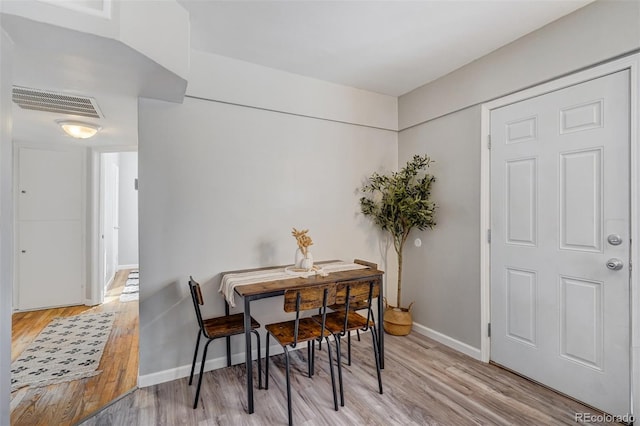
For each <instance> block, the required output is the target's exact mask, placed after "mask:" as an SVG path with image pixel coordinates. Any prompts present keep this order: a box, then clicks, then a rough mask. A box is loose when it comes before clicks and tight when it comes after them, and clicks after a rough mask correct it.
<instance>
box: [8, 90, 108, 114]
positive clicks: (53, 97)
mask: <svg viewBox="0 0 640 426" xmlns="http://www.w3.org/2000/svg"><path fill="white" fill-rule="evenodd" d="M13 102H15V103H16V104H18V106H19V107H20V108H23V109H32V110H36V111H47V112H54V113H59V114H72V115H79V116H82V117H93V118H103V117H102V114H101V113H100V109H99V108H98V104H97V103H96V100H95V99H93V98H87V97H83V96H76V95H68V94H65V93H60V92H48V91H46V90H40V89H30V88H28V87H19V86H13Z"/></svg>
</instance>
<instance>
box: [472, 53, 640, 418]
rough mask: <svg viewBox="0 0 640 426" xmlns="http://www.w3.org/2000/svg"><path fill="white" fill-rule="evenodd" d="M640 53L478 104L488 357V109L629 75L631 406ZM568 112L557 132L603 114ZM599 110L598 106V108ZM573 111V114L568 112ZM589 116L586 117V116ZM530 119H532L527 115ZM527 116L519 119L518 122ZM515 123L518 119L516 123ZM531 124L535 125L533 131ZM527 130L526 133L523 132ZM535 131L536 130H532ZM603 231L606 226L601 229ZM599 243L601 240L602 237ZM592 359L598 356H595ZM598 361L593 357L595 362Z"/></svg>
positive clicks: (639, 228)
mask: <svg viewBox="0 0 640 426" xmlns="http://www.w3.org/2000/svg"><path fill="white" fill-rule="evenodd" d="M639 69H640V55H638V54H634V55H630V56H627V57H624V58H621V59H617V60H614V61H611V62H608V63H605V64H601V65H598V66H595V67H593V68H590V69H588V70H585V71H581V72H578V73H575V74H572V75H569V76H566V77H562V78H559V79H557V80H554V81H551V82H548V83H545V84H541V85H539V86H536V87H532V88H529V89H526V90H523V91H521V92H518V93H514V94H511V95H508V96H505V97H502V98H500V99H496V100H494V101H491V102H487V103H485V104H483V105H482V107H481V135H480V143H481V145H482V147H481V150H480V152H481V173H480V185H481V189H480V200H481V201H480V202H481V210H480V225H481V227H480V236H481V238H480V241H481V248H480V262H481V263H480V268H481V321H480V333H481V342H480V352H481V360H482V361H484V362H489V360H490V356H491V354H490V337H489V334H488V333H487V329H488V324H490V322H491V311H490V284H491V276H490V274H491V259H490V253H491V251H490V248H491V246H490V239H488V238H486V235H487V231H488V230H489V229H490V228H491V210H490V204H491V197H490V195H491V186H490V172H491V156H490V147H491V139H490V114H491V110H493V109H496V108H500V107H504V106H507V105H510V104H513V103H516V102H520V101H523V100H526V99H529V98H532V97H535V96H540V95H543V94H546V93H550V92H554V91H557V90H560V89H563V88H567V87H570V86H573V85H577V84H580V83H584V82H587V81H590V80H594V79H597V78H600V77H604V76H606V75H609V74H613V73H616V72H619V71H623V70H628V71H629V78H630V129H629V132H630V133H629V134H630V157H631V158H630V170H629V172H630V185H631V199H630V206H631V214H630V218H631V220H630V222H631V224H630V227H631V229H630V236H631V240H632V241H631V245H630V248H631V264H632V265H633V264H635V265H636V267H635V268H633V270H632V271H631V273H630V306H629V307H630V322H631V324H630V325H631V328H630V330H631V336H630V342H631V345H630V346H631V347H630V348H629V352H630V354H631V368H630V374H631V378H630V379H631V386H632V395H634V396H633V399H632V400H631V404H630V405H631V411H632V412H635V410H636V409H637V408H638V407H640V284H639V279H638V273H637V269H638V267H640V253H639V251H640V181H639V178H640V170H639V168H640V119H639V116H640V106H639V104H640V99H639V98H640V71H639ZM564 110H565V112H566V114H567V116H566V117H562V118H563V121H561V122H562V123H564V124H565V128H564V129H563V128H561V129H558V131H559V132H564V133H569V132H581V131H583V130H590V129H594V128H597V127H599V126H600V125H601V124H602V122H603V117H602V116H601V115H599V114H597V112H598V108H597V100H594V101H593V102H587V103H585V104H581V105H575V106H567V107H565V108H564ZM601 110H602V109H601V108H600V111H601ZM571 115H572V116H571ZM589 119H590V121H589ZM530 121H533V120H530ZM524 122H526V120H523V123H524ZM515 124H518V123H515ZM531 126H532V124H529V129H527V127H526V126H525V125H524V124H518V125H517V126H515V127H514V134H513V136H514V138H513V139H514V140H513V142H512V143H516V142H519V140H518V137H520V138H521V139H526V140H531V139H532V138H533V137H534V136H535V135H536V134H537V128H532V127H531ZM534 129H535V130H534ZM527 131H528V132H529V134H528V135H527ZM534 132H536V133H534ZM605 232H606V230H605ZM602 244H605V243H604V242H603V243H602ZM596 358H597V356H596ZM596 364H597V361H596Z"/></svg>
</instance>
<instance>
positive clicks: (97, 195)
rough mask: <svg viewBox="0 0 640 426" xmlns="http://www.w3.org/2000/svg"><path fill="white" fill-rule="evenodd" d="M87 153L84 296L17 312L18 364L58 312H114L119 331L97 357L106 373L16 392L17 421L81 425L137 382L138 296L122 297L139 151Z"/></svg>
mask: <svg viewBox="0 0 640 426" xmlns="http://www.w3.org/2000/svg"><path fill="white" fill-rule="evenodd" d="M85 152H86V154H89V155H80V156H79V158H81V159H82V161H85V160H84V159H86V158H92V160H91V161H90V162H89V163H88V164H87V167H86V168H85V167H82V169H84V170H85V172H84V173H83V174H82V178H81V179H82V187H83V188H87V190H86V191H85V190H82V191H78V192H80V193H81V194H82V195H81V198H82V201H81V202H82V205H83V206H86V207H85V208H83V210H84V211H85V212H86V218H87V220H86V223H87V224H88V226H86V227H85V229H86V234H87V237H86V238H84V239H83V241H86V243H84V244H86V246H87V247H89V250H84V253H85V255H84V260H83V262H81V263H82V265H83V266H82V267H83V268H86V269H87V273H86V275H85V276H86V278H85V279H84V280H83V281H84V283H85V285H84V287H83V292H82V298H81V300H80V301H79V302H77V303H73V304H60V305H58V306H59V307H55V306H54V307H50V306H46V307H45V308H46V309H45V308H40V309H38V308H35V309H36V310H24V311H18V312H15V313H14V314H13V317H12V361H14V360H15V359H16V358H17V357H18V356H19V355H20V354H21V353H22V352H23V350H24V349H25V346H26V345H27V344H28V343H29V342H31V341H33V340H34V339H35V338H36V337H37V335H38V334H39V333H40V332H41V331H42V330H43V329H44V328H45V327H46V326H47V325H48V324H49V323H51V322H52V321H53V320H54V319H56V318H59V317H68V316H75V315H83V314H94V313H103V312H112V313H115V319H114V322H113V328H112V330H111V333H110V335H109V338H108V340H107V342H106V345H105V347H104V352H103V354H102V357H101V359H100V361H99V362H100V365H99V366H98V370H100V371H101V372H100V374H97V375H95V376H92V377H89V378H84V379H80V380H72V381H68V382H63V383H57V384H51V385H49V386H46V387H41V388H30V387H23V388H19V389H16V390H14V391H12V392H11V423H12V424H14V423H15V424H29V423H32V421H33V419H43V418H46V419H47V420H48V421H49V422H51V423H56V424H77V423H79V422H81V421H82V420H83V419H85V418H87V417H89V416H91V415H93V414H95V413H96V412H97V411H99V410H100V409H101V408H103V407H104V406H106V405H108V404H109V403H111V402H113V401H114V400H117V399H119V398H121V397H122V396H124V395H126V394H128V393H129V392H131V391H133V390H135V388H136V386H137V378H138V346H139V345H138V335H139V332H138V330H139V328H138V323H139V322H138V316H139V311H138V300H137V297H135V298H132V297H128V298H127V300H122V297H121V296H122V294H123V292H124V289H125V287H126V284H127V278H128V277H129V274H130V272H132V271H134V270H136V271H137V268H138V230H137V229H138V209H137V201H138V197H137V152H135V151H127V152H98V151H90V150H87V151H85ZM59 163H60V162H58V164H59ZM47 164H56V163H54V162H49V163H47ZM67 169H68V168H67ZM51 172H52V173H51V174H48V175H47V176H49V178H48V181H49V182H51V181H54V180H55V179H52V178H51V176H54V175H55V170H51ZM59 172H60V173H63V172H64V171H63V170H61V171H59ZM18 173H19V170H18ZM85 182H86V183H85ZM55 187H57V186H54V189H55ZM18 189H19V188H18ZM89 194H91V195H89ZM84 265H86V266H84ZM41 269H46V267H41ZM44 273H46V271H44ZM129 296H131V295H129ZM16 306H17V305H16ZM61 407H64V409H62V408H61Z"/></svg>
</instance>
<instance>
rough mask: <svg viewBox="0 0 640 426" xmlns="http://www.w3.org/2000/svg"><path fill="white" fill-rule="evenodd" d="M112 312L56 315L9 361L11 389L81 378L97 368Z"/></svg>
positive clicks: (112, 317)
mask: <svg viewBox="0 0 640 426" xmlns="http://www.w3.org/2000/svg"><path fill="white" fill-rule="evenodd" d="M114 318H115V313H113V312H104V313H100V314H81V315H75V316H71V317H61V318H56V319H54V320H53V321H51V322H50V323H49V324H48V325H47V326H46V327H45V328H44V330H42V332H40V334H39V335H38V337H36V339H35V340H34V341H33V342H31V343H30V344H29V346H27V348H26V349H25V350H24V351H23V352H22V354H20V356H19V357H18V358H17V359H16V360H15V361H13V362H12V363H11V391H12V392H13V391H14V390H16V389H20V388H22V387H24V386H32V387H40V386H48V385H52V384H55V383H62V382H69V381H72V380H79V379H84V378H86V377H91V376H95V375H97V374H100V373H101V371H97V370H96V369H97V368H98V364H100V358H101V357H102V352H103V350H104V345H105V343H106V342H107V339H108V338H109V334H111V327H112V326H113V320H114Z"/></svg>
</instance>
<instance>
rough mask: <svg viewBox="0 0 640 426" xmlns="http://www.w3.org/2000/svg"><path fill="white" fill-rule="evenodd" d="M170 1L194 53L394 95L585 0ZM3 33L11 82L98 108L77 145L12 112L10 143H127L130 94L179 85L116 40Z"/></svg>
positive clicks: (50, 122)
mask: <svg viewBox="0 0 640 426" xmlns="http://www.w3.org/2000/svg"><path fill="white" fill-rule="evenodd" d="M178 1H179V2H180V4H182V5H183V6H184V7H185V8H186V9H187V10H188V11H189V12H190V15H191V31H192V34H191V41H192V47H193V48H195V49H198V50H203V51H206V52H212V53H216V54H219V55H224V56H229V57H232V58H236V59H241V60H244V61H248V62H253V63H256V64H260V65H264V66H268V67H272V68H276V69H281V70H285V71H288V72H292V73H296V74H301V75H305V76H309V77H314V78H318V79H321V80H326V81H331V82H335V83H339V84H343V85H347V86H352V87H357V88H361V89H365V90H370V91H374V92H378V93H384V94H389V95H393V96H398V95H401V94H403V93H406V92H407V91H410V90H412V89H414V88H416V87H419V86H421V85H423V84H425V83H427V82H429V81H431V80H434V79H436V78H438V77H440V76H442V75H444V74H447V73H449V72H451V71H453V70H454V69H456V68H459V67H460V66H462V65H464V64H466V63H468V62H470V61H473V60H474V59H476V58H479V57H481V56H483V55H485V54H487V53H489V52H491V51H492V50H495V49H496V48H498V47H500V46H502V45H504V44H506V43H509V42H510V41H513V40H515V39H516V38H518V37H520V36H522V35H524V34H526V33H528V32H530V31H533V30H535V29H537V28H539V27H541V26H543V25H545V24H547V23H548V22H551V21H553V20H555V19H557V18H559V17H561V16H563V15H565V14H567V13H570V12H572V11H573V10H575V9H577V8H579V7H582V6H584V5H586V4H587V3H589V2H590V1H591V0H575V1H574V0H572V1H560V0H551V1H544V0H537V1H523V0H507V1H486V0H476V1H454V0H449V1H243V0H237V1H202V0H178ZM2 26H3V28H4V29H5V30H6V31H7V32H8V33H9V34H10V36H11V37H12V39H13V40H14V42H15V52H14V84H15V85H18V86H26V87H33V88H37V89H45V90H52V91H60V92H65V93H70V94H75V95H80V96H88V97H93V98H95V99H96V101H97V103H98V105H99V107H100V109H101V110H102V112H103V113H104V118H101V119H97V120H87V121H92V122H95V123H96V124H99V125H101V126H102V128H103V130H102V131H101V132H100V133H99V134H98V135H97V136H96V137H95V138H92V139H90V140H87V141H81V142H79V141H77V140H75V139H72V138H70V137H69V136H66V135H64V134H63V132H62V130H61V129H60V128H59V127H58V126H57V124H56V123H55V120H56V119H63V118H65V117H64V116H61V115H60V114H51V113H45V112H40V111H28V110H22V109H20V108H19V107H17V106H15V107H14V108H13V119H14V120H13V135H14V138H15V139H17V140H23V141H47V142H50V143H56V142H57V143H65V144H68V143H81V144H86V145H91V146H96V145H101V146H123V145H126V146H132V145H133V146H135V145H136V144H137V114H136V111H137V98H138V96H140V95H144V94H145V92H147V91H148V90H154V91H156V92H157V91H160V92H162V91H163V90H164V91H166V90H169V89H163V88H167V87H168V88H175V87H178V86H180V85H177V86H176V84H173V83H171V84H169V83H167V82H169V81H171V77H170V76H169V74H171V73H169V72H159V71H158V66H157V65H155V64H154V63H153V62H152V61H150V60H148V59H147V58H144V57H142V55H139V54H137V53H136V52H134V51H133V50H131V49H129V48H127V47H126V46H124V45H122V44H120V43H114V42H113V41H110V40H107V39H103V38H100V37H96V36H91V35H87V34H80V33H77V32H74V31H71V30H65V29H63V28H60V27H54V26H51V25H46V24H41V23H37V22H35V21H28V20H25V19H23V18H18V17H12V16H3V17H2ZM176 90H177V89H176ZM173 95H174V94H171V93H170V94H168V95H167V96H168V97H171V96H173ZM66 118H68V119H74V118H76V119H77V117H73V116H68V117H66Z"/></svg>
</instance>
